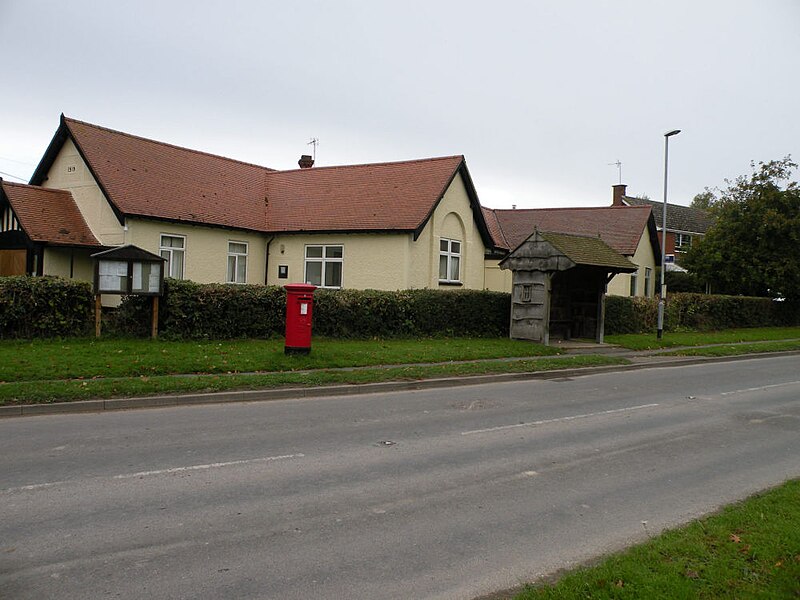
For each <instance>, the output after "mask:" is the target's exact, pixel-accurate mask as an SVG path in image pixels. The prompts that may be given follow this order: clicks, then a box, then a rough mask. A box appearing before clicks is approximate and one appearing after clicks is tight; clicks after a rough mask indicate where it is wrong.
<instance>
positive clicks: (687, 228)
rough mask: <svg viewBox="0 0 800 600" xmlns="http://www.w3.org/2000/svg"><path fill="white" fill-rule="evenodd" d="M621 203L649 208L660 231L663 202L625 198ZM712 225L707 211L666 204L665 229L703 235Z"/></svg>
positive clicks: (712, 219) (712, 220) (712, 221)
mask: <svg viewBox="0 0 800 600" xmlns="http://www.w3.org/2000/svg"><path fill="white" fill-rule="evenodd" d="M623 201H624V202H625V203H626V204H628V205H629V206H649V207H651V208H652V209H653V217H654V218H655V220H656V226H657V227H658V228H659V229H660V228H661V225H662V222H663V221H662V220H663V218H664V217H663V212H662V211H663V209H664V203H663V202H656V201H655V200H647V199H645V198H634V197H631V196H625V198H624V199H623ZM713 223H714V217H712V216H711V215H710V214H709V213H708V211H705V210H702V209H700V208H693V207H691V206H682V205H681V204H669V203H667V229H668V230H672V231H683V232H687V233H705V232H706V231H707V230H708V228H709V227H711V225H712V224H713Z"/></svg>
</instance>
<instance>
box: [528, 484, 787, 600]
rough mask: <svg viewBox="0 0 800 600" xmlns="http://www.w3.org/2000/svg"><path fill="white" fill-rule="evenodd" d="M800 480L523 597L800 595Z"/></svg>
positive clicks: (535, 599)
mask: <svg viewBox="0 0 800 600" xmlns="http://www.w3.org/2000/svg"><path fill="white" fill-rule="evenodd" d="M798 597H800V480H796V481H790V482H787V483H786V484H784V485H783V486H781V487H778V488H776V489H773V490H770V491H768V492H766V493H764V494H760V495H758V496H755V497H753V498H750V499H748V500H745V501H744V502H741V503H738V504H735V505H733V506H730V507H728V508H726V509H724V510H722V511H721V512H720V513H718V514H716V515H713V516H710V517H707V518H705V519H701V520H699V521H696V522H694V523H692V524H690V525H688V526H686V527H684V528H681V529H677V530H674V531H669V532H667V533H664V534H663V535H660V536H658V537H656V538H654V539H653V540H651V541H650V542H648V543H646V544H642V545H640V546H636V547H634V548H631V549H630V550H628V551H626V552H623V553H620V554H618V555H614V556H611V557H610V558H607V559H606V560H604V561H603V562H602V563H600V564H598V565H596V566H594V567H589V568H584V569H579V570H577V571H575V572H573V573H570V574H568V575H566V576H564V577H562V578H561V579H560V580H559V581H558V582H557V583H555V584H553V585H543V586H535V587H534V586H529V587H528V588H527V589H526V590H525V591H524V592H522V593H521V594H519V595H518V596H516V598H515V600H538V599H542V598H551V599H556V598H558V599H567V598H569V599H572V598H593V599H598V600H600V599H605V598H609V599H611V598H613V599H624V598H632V599H633V598H636V599H640V598H708V599H711V598H798Z"/></svg>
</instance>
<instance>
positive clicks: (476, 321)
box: [0, 276, 800, 339]
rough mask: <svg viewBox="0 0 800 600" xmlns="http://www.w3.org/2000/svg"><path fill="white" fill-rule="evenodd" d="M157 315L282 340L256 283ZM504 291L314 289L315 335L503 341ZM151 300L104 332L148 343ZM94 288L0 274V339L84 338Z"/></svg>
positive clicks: (774, 317)
mask: <svg viewBox="0 0 800 600" xmlns="http://www.w3.org/2000/svg"><path fill="white" fill-rule="evenodd" d="M165 290H166V293H165V295H164V297H163V298H162V299H161V303H160V310H159V331H160V335H162V336H163V337H166V338H176V339H177V338H185V339H191V338H205V339H229V338H269V337H281V336H283V334H284V324H285V315H286V292H285V291H284V289H283V288H281V287H274V286H261V285H244V286H233V285H221V284H198V283H194V282H191V281H178V280H174V279H169V280H167V281H166V285H165ZM510 305H511V298H510V295H509V294H506V293H501V292H488V291H478V290H452V291H451V290H403V291H398V292H383V291H376V290H317V292H316V293H315V294H314V325H313V327H314V335H319V336H326V337H334V338H370V337H377V338H391V337H421V336H422V337H425V336H453V337H457V336H471V337H505V336H507V335H508V326H509V312H510ZM150 311H151V300H150V298H148V297H141V296H128V297H126V298H125V299H124V300H123V302H122V304H121V305H120V307H119V308H118V309H117V310H116V311H113V312H112V311H108V310H106V311H104V317H105V318H106V320H107V323H106V324H104V328H103V332H104V334H118V335H138V336H147V335H149V332H150ZM657 315H658V301H657V300H656V299H654V298H641V297H636V298H626V297H621V296H608V297H607V298H606V333H607V334H615V333H641V332H649V331H655V329H656V321H657ZM93 323H94V312H93V296H92V288H91V284H89V283H88V282H82V281H74V280H69V279H63V278H60V277H25V276H20V277H0V338H47V337H73V336H83V335H89V334H90V333H91V330H92V326H93ZM797 324H800V304H793V303H790V302H776V301H774V300H771V299H769V298H750V297H742V296H714V295H706V294H694V293H676V294H671V295H670V296H669V298H668V299H667V307H666V312H665V318H664V327H665V329H667V330H669V331H674V330H681V329H683V330H686V329H690V330H701V331H702V330H714V329H730V328H733V327H766V326H781V325H797Z"/></svg>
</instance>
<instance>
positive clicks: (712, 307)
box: [605, 293, 800, 335]
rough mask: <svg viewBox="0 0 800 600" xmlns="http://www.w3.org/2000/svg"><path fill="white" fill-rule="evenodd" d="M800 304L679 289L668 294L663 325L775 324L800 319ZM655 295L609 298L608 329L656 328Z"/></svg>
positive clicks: (726, 326)
mask: <svg viewBox="0 0 800 600" xmlns="http://www.w3.org/2000/svg"><path fill="white" fill-rule="evenodd" d="M798 308H799V307H798V306H797V305H794V304H792V303H789V302H776V301H774V300H772V299H770V298H753V297H748V296H721V295H710V294H693V293H676V294H670V295H669V296H668V297H667V304H666V310H665V312H664V329H665V330H667V331H675V330H696V331H711V330H719V329H731V328H735V327H774V326H784V325H796V324H798V323H800V318H799V317H800V310H798ZM657 320H658V300H657V299H656V298H639V297H637V298H626V297H622V296H608V297H607V298H606V329H605V332H606V333H607V334H609V335H612V334H616V333H644V332H648V331H655V329H656V326H657Z"/></svg>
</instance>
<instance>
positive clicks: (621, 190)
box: [611, 183, 628, 206]
mask: <svg viewBox="0 0 800 600" xmlns="http://www.w3.org/2000/svg"><path fill="white" fill-rule="evenodd" d="M627 187H628V186H627V185H625V184H624V183H618V184H617V185H614V186H612V188H613V189H614V194H613V196H612V199H613V201H612V203H611V206H623V202H622V199H623V198H624V197H625V189H626V188H627Z"/></svg>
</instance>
